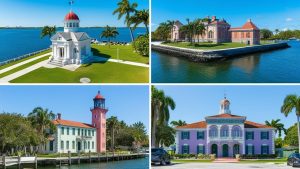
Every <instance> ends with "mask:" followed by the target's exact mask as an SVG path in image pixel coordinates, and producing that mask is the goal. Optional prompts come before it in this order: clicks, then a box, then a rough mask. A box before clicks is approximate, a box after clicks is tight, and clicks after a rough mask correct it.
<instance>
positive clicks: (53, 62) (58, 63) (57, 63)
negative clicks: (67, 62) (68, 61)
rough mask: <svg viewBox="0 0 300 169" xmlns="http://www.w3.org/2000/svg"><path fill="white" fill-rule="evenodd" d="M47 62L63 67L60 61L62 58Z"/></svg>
mask: <svg viewBox="0 0 300 169" xmlns="http://www.w3.org/2000/svg"><path fill="white" fill-rule="evenodd" d="M49 64H51V65H54V66H58V67H63V66H64V65H63V63H62V59H59V60H51V61H50V62H49Z"/></svg>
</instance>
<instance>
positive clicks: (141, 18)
mask: <svg viewBox="0 0 300 169" xmlns="http://www.w3.org/2000/svg"><path fill="white" fill-rule="evenodd" d="M129 22H130V23H131V24H133V27H132V29H133V30H134V29H136V27H137V26H138V25H139V24H141V23H143V24H144V25H145V28H146V31H147V34H149V28H148V25H149V10H145V9H143V10H139V11H136V12H135V14H134V15H133V16H131V17H130V18H129Z"/></svg>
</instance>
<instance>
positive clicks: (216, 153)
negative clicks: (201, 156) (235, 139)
mask: <svg viewBox="0 0 300 169" xmlns="http://www.w3.org/2000/svg"><path fill="white" fill-rule="evenodd" d="M211 153H212V154H215V155H216V157H218V146H217V145H216V144H213V145H211Z"/></svg>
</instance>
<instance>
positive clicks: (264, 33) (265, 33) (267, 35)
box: [260, 29, 273, 39]
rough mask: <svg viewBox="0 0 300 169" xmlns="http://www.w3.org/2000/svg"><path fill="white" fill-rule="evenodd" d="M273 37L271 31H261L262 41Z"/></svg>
mask: <svg viewBox="0 0 300 169" xmlns="http://www.w3.org/2000/svg"><path fill="white" fill-rule="evenodd" d="M272 36H273V32H272V31H270V30H269V29H261V30H260V38H261V39H269V38H271V37H272Z"/></svg>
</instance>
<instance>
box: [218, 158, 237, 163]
mask: <svg viewBox="0 0 300 169" xmlns="http://www.w3.org/2000/svg"><path fill="white" fill-rule="evenodd" d="M213 162H214V163H238V162H239V160H237V159H236V158H216V159H215V160H214V161H213Z"/></svg>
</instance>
